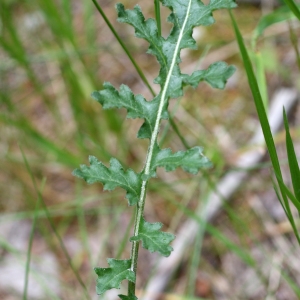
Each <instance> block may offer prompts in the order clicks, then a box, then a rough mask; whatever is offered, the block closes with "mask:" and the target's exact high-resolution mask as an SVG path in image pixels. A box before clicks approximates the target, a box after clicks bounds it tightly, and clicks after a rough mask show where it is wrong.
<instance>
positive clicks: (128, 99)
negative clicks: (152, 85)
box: [92, 82, 168, 138]
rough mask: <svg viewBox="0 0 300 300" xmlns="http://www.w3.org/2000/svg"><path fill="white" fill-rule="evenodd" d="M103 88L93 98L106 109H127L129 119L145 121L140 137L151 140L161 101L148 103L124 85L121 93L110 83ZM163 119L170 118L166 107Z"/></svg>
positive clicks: (95, 92) (94, 93)
mask: <svg viewBox="0 0 300 300" xmlns="http://www.w3.org/2000/svg"><path fill="white" fill-rule="evenodd" d="M103 88H104V89H103V90H101V91H94V92H93V93H92V97H93V98H94V99H95V100H96V101H97V102H99V103H100V104H101V105H102V106H103V108H104V109H109V108H125V109H126V110H127V118H131V119H135V118H141V119H145V123H144V124H143V125H142V127H141V129H140V131H139V133H138V137H139V138H150V137H151V134H152V132H153V128H154V123H155V118H156V115H157V110H158V106H159V102H158V100H159V99H158V98H157V97H156V98H154V99H153V100H152V101H146V99H145V98H144V97H143V96H142V95H136V96H134V94H133V93H132V91H131V90H130V88H129V87H128V86H126V85H124V84H123V85H121V87H120V92H118V91H117V89H115V88H114V87H113V86H112V85H111V84H110V83H109V82H105V83H104V85H103ZM162 118H164V119H167V118H168V112H167V108H166V107H164V110H163V113H162Z"/></svg>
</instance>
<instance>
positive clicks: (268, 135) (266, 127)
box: [229, 10, 300, 245]
mask: <svg viewBox="0 0 300 300" xmlns="http://www.w3.org/2000/svg"><path fill="white" fill-rule="evenodd" d="M229 14H230V17H231V21H232V25H233V28H234V31H235V35H236V39H237V42H238V45H239V48H240V53H241V56H242V59H243V63H244V66H245V69H246V73H247V77H248V82H249V86H250V89H251V92H252V95H253V99H254V103H255V106H256V111H257V114H258V117H259V122H260V125H261V128H262V131H263V135H264V138H265V142H266V145H267V149H268V152H269V155H270V159H271V162H272V166H273V169H274V173H275V175H276V178H277V182H278V185H279V189H280V192H281V195H282V198H283V202H282V204H284V206H285V209H284V211H285V212H286V213H287V217H288V219H289V221H290V223H291V225H292V227H293V230H294V232H296V231H297V228H296V224H295V221H294V218H293V215H292V212H291V208H290V205H289V201H288V198H287V196H286V193H285V188H284V185H283V177H282V173H281V169H280V164H279V160H278V156H277V152H276V148H275V143H274V139H273V136H272V132H271V128H270V124H269V121H268V118H267V114H266V111H265V108H264V104H263V100H262V97H261V95H260V91H259V87H258V84H257V80H256V78H255V75H254V72H253V68H252V64H251V61H250V58H249V55H248V52H247V50H246V46H245V44H244V41H243V38H242V35H241V33H240V30H239V28H238V26H237V23H236V21H235V19H234V16H233V14H232V12H231V11H230V10H229ZM296 237H297V239H298V242H299V245H300V239H299V236H298V235H296Z"/></svg>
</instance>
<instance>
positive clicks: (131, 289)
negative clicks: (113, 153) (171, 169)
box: [128, 0, 191, 296]
mask: <svg viewBox="0 0 300 300" xmlns="http://www.w3.org/2000/svg"><path fill="white" fill-rule="evenodd" d="M190 9H191V0H189V3H188V8H187V12H186V16H185V20H184V23H183V26H182V28H181V30H180V34H179V37H178V40H177V44H176V48H175V51H174V54H173V58H172V63H171V66H170V69H169V72H168V75H167V78H166V81H165V84H164V86H163V90H162V93H161V98H160V103H159V108H158V112H157V116H156V121H155V126H154V130H153V132H152V135H151V139H150V145H149V147H148V152H147V159H146V163H145V169H144V174H145V175H146V178H147V179H145V180H143V181H142V188H141V194H140V198H139V202H138V205H137V211H136V219H135V224H134V236H138V235H139V231H140V223H141V220H142V217H143V214H144V207H145V200H146V192H147V185H148V180H149V178H148V175H149V174H150V170H151V161H152V158H153V151H154V146H155V143H156V141H157V136H158V133H159V127H160V121H161V116H162V111H163V107H164V104H165V102H166V101H168V99H167V98H168V97H167V91H168V88H169V84H170V80H171V76H172V73H173V69H174V66H175V65H176V57H177V55H178V52H179V51H180V42H181V40H182V37H183V33H184V30H185V27H186V23H187V20H188V17H189V13H190ZM138 251H139V242H133V243H132V248H131V270H132V271H133V272H134V273H135V274H136V270H137V260H138ZM135 286H136V283H135V282H129V284H128V295H129V296H130V295H135Z"/></svg>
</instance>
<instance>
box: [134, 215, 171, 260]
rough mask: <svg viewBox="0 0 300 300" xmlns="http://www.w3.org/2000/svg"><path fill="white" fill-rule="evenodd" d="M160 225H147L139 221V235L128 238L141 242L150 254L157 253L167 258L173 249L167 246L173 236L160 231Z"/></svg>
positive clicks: (143, 221)
mask: <svg viewBox="0 0 300 300" xmlns="http://www.w3.org/2000/svg"><path fill="white" fill-rule="evenodd" d="M161 227H162V224H161V223H159V222H157V223H149V222H146V221H145V220H144V218H142V219H141V223H140V228H139V234H138V235H137V236H133V237H131V238H130V241H142V245H143V247H144V248H145V249H147V250H149V251H150V252H159V253H160V254H161V255H163V256H169V255H170V254H171V251H173V248H172V247H171V246H170V245H169V244H170V243H171V242H172V241H173V240H174V239H175V236H174V235H173V234H171V233H167V232H162V231H160V229H161Z"/></svg>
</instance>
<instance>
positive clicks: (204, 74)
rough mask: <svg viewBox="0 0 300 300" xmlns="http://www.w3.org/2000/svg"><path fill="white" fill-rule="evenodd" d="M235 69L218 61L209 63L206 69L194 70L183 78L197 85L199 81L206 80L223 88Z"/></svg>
mask: <svg viewBox="0 0 300 300" xmlns="http://www.w3.org/2000/svg"><path fill="white" fill-rule="evenodd" d="M235 70H236V68H235V67H234V66H228V65H227V64H226V63H225V62H223V61H219V62H216V63H214V64H211V65H210V66H209V67H208V69H206V70H199V71H195V72H194V73H193V74H192V75H191V76H189V77H188V78H187V79H186V80H185V83H188V84H190V85H191V86H193V87H197V86H198V84H199V82H200V81H206V82H207V83H209V84H210V85H211V86H212V87H214V88H217V89H224V87H225V85H226V82H227V80H228V79H229V78H230V77H231V75H232V74H233V73H234V72H235Z"/></svg>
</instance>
